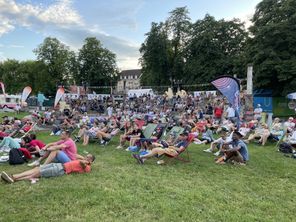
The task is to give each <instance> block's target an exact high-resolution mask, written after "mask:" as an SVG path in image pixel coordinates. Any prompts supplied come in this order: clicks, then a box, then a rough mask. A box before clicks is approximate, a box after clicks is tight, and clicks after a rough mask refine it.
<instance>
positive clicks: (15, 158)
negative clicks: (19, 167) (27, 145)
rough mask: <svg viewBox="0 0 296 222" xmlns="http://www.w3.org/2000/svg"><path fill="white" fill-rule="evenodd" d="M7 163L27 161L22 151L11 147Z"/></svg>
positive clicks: (13, 163)
mask: <svg viewBox="0 0 296 222" xmlns="http://www.w3.org/2000/svg"><path fill="white" fill-rule="evenodd" d="M8 162H9V164H11V165H15V164H23V163H25V162H27V159H26V158H25V155H24V154H23V152H22V151H21V150H19V149H15V148H14V149H11V150H10V151H9V161H8Z"/></svg>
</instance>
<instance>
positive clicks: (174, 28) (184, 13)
mask: <svg viewBox="0 0 296 222" xmlns="http://www.w3.org/2000/svg"><path fill="white" fill-rule="evenodd" d="M169 14H170V16H169V18H168V19H167V20H166V25H167V31H168V36H169V39H170V41H171V48H172V54H171V70H170V75H171V78H172V79H180V78H182V77H183V76H184V65H185V60H184V54H183V52H184V48H185V46H186V44H187V42H188V38H189V34H190V28H191V21H190V17H189V11H188V9H187V7H179V8H176V9H174V10H173V11H171V12H170V13H169Z"/></svg>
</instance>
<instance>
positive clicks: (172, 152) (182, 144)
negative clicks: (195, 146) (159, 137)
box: [133, 132, 188, 164]
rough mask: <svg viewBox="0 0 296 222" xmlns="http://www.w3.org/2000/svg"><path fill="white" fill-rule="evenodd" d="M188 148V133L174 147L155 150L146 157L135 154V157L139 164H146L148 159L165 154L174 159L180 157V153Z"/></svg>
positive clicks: (181, 135)
mask: <svg viewBox="0 0 296 222" xmlns="http://www.w3.org/2000/svg"><path fill="white" fill-rule="evenodd" d="M187 146H188V133H187V132H184V133H182V134H180V137H179V141H178V142H177V143H176V144H175V145H174V146H168V147H165V148H163V147H158V148H154V149H152V150H151V151H150V152H149V153H148V154H145V155H139V154H133V157H134V158H135V159H136V160H137V161H138V163H139V164H144V161H145V160H146V159H148V158H151V157H154V156H156V155H158V156H161V155H163V154H167V155H169V156H172V157H175V156H178V155H179V153H181V152H183V151H184V149H186V147H187Z"/></svg>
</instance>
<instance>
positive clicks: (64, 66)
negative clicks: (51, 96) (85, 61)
mask: <svg viewBox="0 0 296 222" xmlns="http://www.w3.org/2000/svg"><path fill="white" fill-rule="evenodd" d="M34 53H35V54H36V55H37V60H38V61H41V62H43V63H44V64H45V65H46V67H47V72H48V75H49V77H50V78H48V82H47V84H48V85H49V86H50V88H51V89H52V93H54V91H56V87H57V86H58V85H67V84H69V83H71V81H72V77H73V73H72V72H73V67H75V62H76V60H75V59H74V58H75V53H74V52H72V51H71V50H70V49H69V47H68V46H66V45H65V44H63V43H61V42H60V41H59V40H58V39H56V38H51V37H47V38H45V39H44V41H43V43H42V44H40V45H39V46H38V48H37V49H35V50H34ZM73 63H74V64H73Z"/></svg>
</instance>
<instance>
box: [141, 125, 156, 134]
mask: <svg viewBox="0 0 296 222" xmlns="http://www.w3.org/2000/svg"><path fill="white" fill-rule="evenodd" d="M156 127H157V124H153V123H149V124H148V125H147V126H146V127H145V128H144V131H143V134H144V136H145V138H150V137H151V136H152V134H153V132H154V130H155V129H156Z"/></svg>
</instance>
